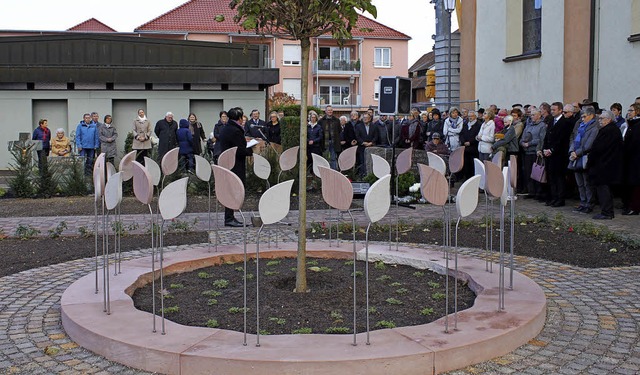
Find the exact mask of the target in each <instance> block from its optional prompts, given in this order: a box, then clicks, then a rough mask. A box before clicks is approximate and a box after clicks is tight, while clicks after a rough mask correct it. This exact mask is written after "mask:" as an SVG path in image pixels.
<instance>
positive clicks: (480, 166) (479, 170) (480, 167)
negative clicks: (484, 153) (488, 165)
mask: <svg viewBox="0 0 640 375" xmlns="http://www.w3.org/2000/svg"><path fill="white" fill-rule="evenodd" d="M473 166H474V171H475V175H476V176H480V189H482V190H484V185H485V183H484V181H485V172H484V163H483V162H482V161H481V160H480V159H478V158H475V159H473Z"/></svg>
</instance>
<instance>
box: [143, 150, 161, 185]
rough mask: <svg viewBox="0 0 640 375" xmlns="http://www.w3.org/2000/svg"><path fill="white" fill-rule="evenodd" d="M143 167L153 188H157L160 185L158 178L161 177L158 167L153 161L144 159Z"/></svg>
mask: <svg viewBox="0 0 640 375" xmlns="http://www.w3.org/2000/svg"><path fill="white" fill-rule="evenodd" d="M144 166H145V168H147V171H148V172H149V175H150V176H151V183H152V184H153V186H158V184H159V183H160V178H161V177H162V171H161V170H160V166H159V165H158V163H156V161H155V160H153V159H151V158H148V157H146V156H145V157H144Z"/></svg>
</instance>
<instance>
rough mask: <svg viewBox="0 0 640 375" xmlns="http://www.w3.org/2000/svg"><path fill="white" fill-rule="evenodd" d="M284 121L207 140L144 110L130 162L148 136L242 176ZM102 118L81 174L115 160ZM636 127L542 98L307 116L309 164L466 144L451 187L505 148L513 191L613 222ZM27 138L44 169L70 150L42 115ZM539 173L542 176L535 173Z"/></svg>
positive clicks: (90, 133)
mask: <svg viewBox="0 0 640 375" xmlns="http://www.w3.org/2000/svg"><path fill="white" fill-rule="evenodd" d="M282 117H283V114H282V113H281V112H280V113H278V112H271V113H269V116H268V120H266V121H265V120H262V119H261V118H260V112H259V111H258V110H257V109H254V110H252V111H251V112H250V114H249V116H246V115H245V114H244V112H243V111H242V109H241V108H237V107H236V108H232V109H231V110H229V111H221V112H220V114H219V120H218V122H217V123H216V124H215V125H214V127H213V131H212V132H211V133H210V134H209V136H207V135H206V131H205V127H204V126H203V125H202V123H201V122H199V121H198V118H197V116H196V114H195V113H190V114H189V115H188V116H187V118H185V119H181V120H179V121H178V122H176V121H175V120H174V115H173V113H171V112H167V113H166V115H165V116H164V118H163V119H161V120H159V121H158V122H156V124H155V127H154V128H153V129H152V127H151V122H150V121H149V120H148V119H147V117H146V116H145V111H144V110H143V109H140V110H138V116H137V117H136V119H135V120H134V121H133V127H132V131H133V143H132V148H133V150H136V151H137V155H136V160H137V161H139V162H140V163H143V164H144V157H145V156H150V155H149V152H150V150H151V148H152V147H153V145H152V140H153V138H154V137H157V140H156V142H155V143H157V145H158V155H157V157H158V161H160V160H162V157H163V156H164V155H165V154H166V153H167V152H168V151H169V150H171V149H173V148H175V147H178V148H179V155H180V164H181V166H182V168H184V169H185V170H188V171H189V170H193V169H194V168H195V163H194V155H201V154H203V153H204V152H207V153H209V155H210V156H211V158H212V159H213V160H214V162H215V161H216V160H217V158H218V156H219V155H220V154H221V153H222V152H223V151H225V150H226V149H228V148H230V147H234V146H238V150H243V151H242V152H238V153H237V158H238V160H237V161H238V162H237V163H236V167H234V172H235V173H236V174H238V176H239V177H240V178H241V179H243V180H244V174H245V163H244V158H245V157H246V156H250V155H251V148H247V147H246V139H247V138H248V137H251V138H259V139H262V140H264V141H265V142H266V143H267V144H268V143H271V142H273V143H276V144H281V142H282V136H281V121H282ZM98 120H99V115H98V113H96V112H93V113H86V114H84V116H83V120H82V121H81V122H80V123H79V124H78V126H77V127H76V133H75V146H76V148H77V151H78V153H79V154H80V155H83V156H85V157H86V164H85V172H86V173H87V174H90V173H91V169H92V165H93V161H94V158H95V154H96V151H97V150H98V149H100V150H101V152H105V154H106V158H107V160H108V161H112V162H113V160H114V158H115V156H116V153H117V147H116V143H115V142H116V139H117V138H118V133H117V131H116V128H115V127H114V126H112V117H111V116H110V115H106V116H104V118H103V121H104V122H102V123H101V122H99V121H98ZM639 123H640V97H639V98H636V100H635V102H634V103H633V104H631V106H629V107H628V111H627V113H626V117H625V116H623V107H622V105H621V104H620V103H613V104H612V105H611V106H609V109H608V110H607V109H601V108H600V106H599V104H598V103H597V102H593V101H590V100H584V101H583V102H581V103H567V104H563V103H560V102H553V103H552V104H549V103H546V102H543V103H541V104H540V105H539V106H534V105H528V104H527V105H521V104H514V105H513V106H512V108H511V109H510V110H506V109H504V108H503V109H499V108H498V107H497V106H496V105H491V106H489V108H487V109H486V110H485V109H482V108H480V109H478V110H473V109H465V108H462V109H459V108H456V107H451V108H450V109H449V110H448V111H444V112H442V113H441V112H440V111H439V110H438V109H432V110H431V111H422V112H421V111H419V110H418V109H416V108H413V109H412V110H411V113H410V114H409V115H407V116H397V117H396V118H394V116H385V115H380V116H376V115H375V113H374V110H373V109H369V110H367V111H366V112H364V113H362V114H360V113H359V112H357V111H352V112H351V113H350V115H349V117H347V116H345V115H343V116H339V117H338V116H336V115H334V110H333V108H332V106H331V105H328V106H326V107H325V108H324V114H323V115H322V116H320V115H319V114H318V113H316V112H315V111H309V114H308V127H307V143H308V144H307V153H308V165H307V167H310V165H311V163H312V158H311V154H314V153H315V154H319V155H323V154H324V153H325V151H328V155H329V162H330V166H331V167H332V168H334V169H338V163H337V161H338V157H339V155H340V153H341V152H342V151H343V150H345V149H347V148H349V147H354V146H355V147H357V151H356V159H357V160H356V170H357V174H358V175H359V176H360V177H362V176H364V174H365V173H366V168H365V150H366V149H367V148H369V147H387V148H388V147H397V148H410V147H411V148H414V149H424V150H426V151H429V152H433V153H436V154H439V155H442V156H443V157H446V156H447V155H449V154H450V153H451V152H453V151H454V150H456V149H457V148H459V147H461V146H464V147H465V149H464V168H463V170H462V171H461V172H459V173H457V174H455V175H454V176H452V177H453V178H452V181H453V183H456V182H462V181H464V180H466V179H467V178H470V177H472V176H473V175H474V174H475V171H474V163H473V159H474V158H478V159H480V160H493V159H494V156H495V155H496V154H497V153H498V152H502V155H503V157H502V159H501V162H502V163H505V162H506V161H507V160H509V158H510V157H511V156H512V155H514V156H516V157H517V159H518V165H519V181H518V193H519V194H523V195H524V196H525V198H528V199H537V200H539V201H541V202H543V203H545V204H546V205H547V206H551V207H562V206H564V205H565V198H566V197H567V196H568V195H569V193H570V192H569V191H568V188H567V186H568V185H574V184H575V186H576V187H577V191H578V194H579V197H580V203H579V205H578V206H577V207H575V211H577V212H582V213H585V214H589V213H591V212H593V210H594V206H595V205H596V203H597V202H598V203H599V205H600V213H599V214H597V215H595V216H594V219H612V218H613V217H614V216H615V215H614V208H613V207H614V206H613V196H614V193H615V194H619V195H620V196H621V198H622V203H623V209H622V214H623V215H638V214H639V213H640V168H638V166H639V165H640V129H639V128H638V127H640V125H639ZM33 139H34V140H40V141H42V150H41V151H40V150H39V151H38V159H39V164H40V165H41V163H42V162H43V160H46V157H47V156H48V155H49V154H52V155H54V156H61V157H65V156H68V155H70V154H71V152H72V145H71V142H70V141H69V139H68V138H67V137H66V136H65V134H64V130H63V129H57V130H56V137H55V138H52V137H51V131H50V130H49V129H48V127H47V120H46V119H42V120H40V121H39V125H38V127H37V128H36V129H35V130H34V132H33ZM241 141H242V142H241ZM203 142H206V143H205V144H206V147H205V148H203V147H202V146H203ZM244 150H247V151H244ZM536 165H537V166H542V165H544V172H545V173H543V174H546V176H540V175H539V174H535V175H534V174H532V172H533V169H534V166H536ZM535 169H536V170H538V171H539V170H540V167H538V168H535ZM572 180H575V183H574V182H572ZM225 223H226V224H228V225H230V226H236V225H239V222H238V221H237V220H235V218H234V217H233V211H230V212H227V213H226V215H225Z"/></svg>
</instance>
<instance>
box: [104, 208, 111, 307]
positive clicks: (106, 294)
mask: <svg viewBox="0 0 640 375" xmlns="http://www.w3.org/2000/svg"><path fill="white" fill-rule="evenodd" d="M103 220H104V223H105V224H104V226H103V228H104V229H105V230H106V228H108V226H109V211H107V214H106V216H104V218H103ZM103 238H105V240H104V241H105V243H104V245H105V246H104V247H103V248H102V271H103V272H102V274H103V279H102V283H103V289H104V291H103V292H102V294H103V295H104V312H106V313H107V315H111V298H110V296H109V232H103Z"/></svg>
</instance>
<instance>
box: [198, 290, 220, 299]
mask: <svg viewBox="0 0 640 375" xmlns="http://www.w3.org/2000/svg"><path fill="white" fill-rule="evenodd" d="M202 295H203V296H206V297H220V296H221V295H222V292H220V291H218V290H205V291H204V292H202Z"/></svg>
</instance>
